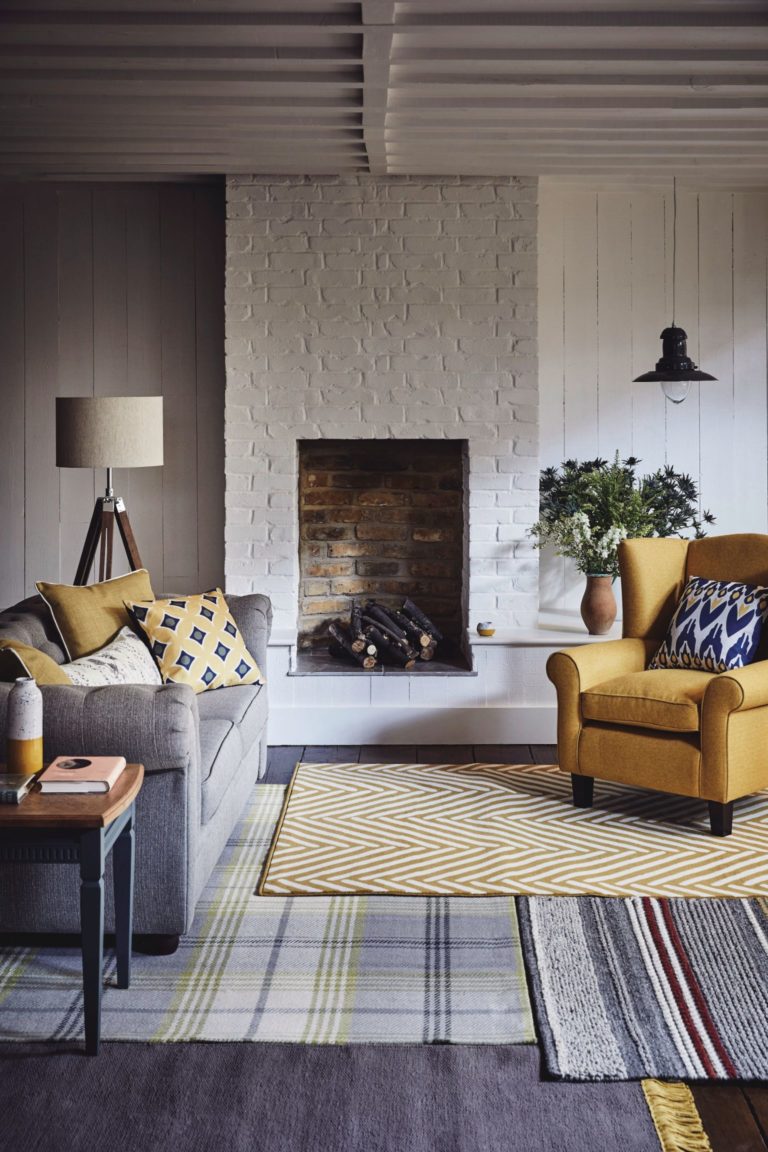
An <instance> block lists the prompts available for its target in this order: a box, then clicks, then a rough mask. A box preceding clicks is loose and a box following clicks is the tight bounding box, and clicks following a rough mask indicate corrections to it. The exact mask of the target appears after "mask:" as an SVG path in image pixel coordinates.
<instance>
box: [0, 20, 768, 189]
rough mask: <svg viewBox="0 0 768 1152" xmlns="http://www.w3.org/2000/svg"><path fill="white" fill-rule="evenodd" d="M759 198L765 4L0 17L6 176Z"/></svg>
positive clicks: (767, 93) (766, 156)
mask: <svg viewBox="0 0 768 1152" xmlns="http://www.w3.org/2000/svg"><path fill="white" fill-rule="evenodd" d="M107 169H109V170H112V171H114V172H115V173H116V174H120V175H121V177H131V176H133V175H136V176H138V175H141V174H142V173H143V174H144V175H147V174H155V173H157V174H162V173H163V172H165V173H166V174H171V173H179V172H182V171H184V172H186V173H187V174H190V173H193V172H198V173H199V174H200V175H201V176H205V175H206V174H208V173H212V172H216V171H219V172H224V171H231V172H247V171H254V172H265V173H268V172H270V171H275V170H278V169H279V170H280V171H283V172H311V173H320V172H332V171H334V170H336V171H356V170H360V169H364V170H368V171H370V172H372V173H374V174H383V173H387V172H392V173H398V174H399V173H413V174H414V175H419V174H424V173H429V174H430V175H435V174H441V173H444V174H459V173H467V174H479V175H483V174H488V173H491V174H494V173H500V174H504V173H511V174H514V173H515V172H520V173H521V174H526V173H529V172H530V173H539V174H542V175H546V176H552V178H555V174H559V175H558V176H557V178H563V179H571V178H572V179H574V180H577V179H579V178H580V177H581V176H583V175H586V174H589V175H590V176H593V177H594V176H595V175H596V174H601V175H604V176H605V178H609V177H610V178H611V179H613V178H615V179H621V178H625V177H626V178H631V176H632V174H633V173H636V174H637V177H638V179H642V180H646V179H648V178H649V177H651V176H652V177H653V179H654V180H656V179H663V178H665V177H666V176H667V175H668V174H669V173H670V172H671V171H672V170H674V172H675V173H677V174H679V175H680V176H681V179H708V180H711V181H712V182H713V184H718V185H719V183H720V182H721V181H725V180H733V181H740V182H742V183H744V182H746V181H754V182H757V183H759V182H760V180H761V179H763V180H764V181H765V183H766V185H767V186H768V0H645V2H644V3H642V4H641V3H639V0H476V2H470V0H464V2H462V0H362V2H361V3H358V2H347V0H266V2H264V3H261V2H260V0H0V174H3V175H9V174H10V175H28V174H30V173H33V174H38V175H47V176H49V177H51V178H56V177H57V174H58V175H59V176H61V178H68V177H70V176H74V175H77V174H78V173H80V174H81V175H82V176H83V177H84V178H87V177H90V176H93V177H94V178H101V177H103V176H105V175H106V172H107Z"/></svg>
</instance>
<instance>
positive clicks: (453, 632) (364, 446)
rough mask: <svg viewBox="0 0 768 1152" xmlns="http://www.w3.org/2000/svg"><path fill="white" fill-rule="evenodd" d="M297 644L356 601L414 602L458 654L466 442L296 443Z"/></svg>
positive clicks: (463, 597) (312, 639)
mask: <svg viewBox="0 0 768 1152" xmlns="http://www.w3.org/2000/svg"><path fill="white" fill-rule="evenodd" d="M298 447H299V554H300V578H299V617H298V619H299V643H300V645H301V646H302V647H304V648H310V647H315V646H318V645H320V644H323V643H324V642H325V640H326V638H327V625H328V622H329V621H330V620H335V619H338V618H340V617H345V616H348V615H349V609H350V607H351V604H352V601H353V600H355V599H357V600H365V599H366V598H368V597H372V598H375V599H376V600H378V601H380V602H381V603H383V604H389V605H392V606H399V605H400V604H402V602H403V599H404V598H405V597H410V598H411V599H413V600H415V601H416V602H417V603H418V605H419V607H420V608H422V610H423V611H424V612H426V613H427V615H428V616H429V617H430V618H432V619H433V620H434V621H435V623H436V624H438V625H439V627H440V629H441V630H442V631H443V632H444V633H445V635H446V637H447V638H450V640H452V641H453V642H454V644H455V645H456V646H457V647H458V646H459V645H460V644H461V640H462V635H463V631H464V627H465V625H466V602H467V589H466V583H467V559H466V522H467V513H466V506H467V483H466V472H467V441H466V440H460V439H454V440H438V439H419V440H408V439H398V440H395V439H389V440H366V439H360V440H327V439H320V440H301V441H299V446H298Z"/></svg>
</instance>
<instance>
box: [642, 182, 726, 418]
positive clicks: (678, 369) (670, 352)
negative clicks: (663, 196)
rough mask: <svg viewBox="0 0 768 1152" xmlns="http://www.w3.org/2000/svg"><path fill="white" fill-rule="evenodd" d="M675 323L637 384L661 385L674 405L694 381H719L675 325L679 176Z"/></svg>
mask: <svg viewBox="0 0 768 1152" xmlns="http://www.w3.org/2000/svg"><path fill="white" fill-rule="evenodd" d="M672 204H673V209H672V324H671V325H670V327H669V328H665V329H664V331H663V332H662V334H661V359H660V360H657V361H656V367H655V368H654V369H653V371H652V372H644V373H643V374H642V376H636V377H635V381H634V382H635V383H636V384H646V383H650V384H661V390H662V392H663V393H664V395H665V396H666V397H667V399H668V400H671V401H672V403H673V404H682V402H683V400H685V398H686V396H687V395H688V391H689V389H690V386H691V381H693V380H716V379H717V377H716V376H710V374H709V372H702V371H701V370H700V369H699V368H697V367H696V365H695V364H694V362H693V360H691V358H690V356H689V355H688V346H687V340H688V335H687V333H686V332H685V331H684V330H683V329H682V328H678V327H677V326H676V325H675V286H676V285H675V280H676V272H677V177H674V178H673V181H672Z"/></svg>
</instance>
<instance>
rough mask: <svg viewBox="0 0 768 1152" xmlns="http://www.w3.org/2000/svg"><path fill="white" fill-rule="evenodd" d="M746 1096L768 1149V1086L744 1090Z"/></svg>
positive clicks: (761, 1085) (757, 1086)
mask: <svg viewBox="0 0 768 1152" xmlns="http://www.w3.org/2000/svg"><path fill="white" fill-rule="evenodd" d="M744 1096H745V1097H746V1099H747V1102H748V1104H749V1106H750V1108H751V1109H752V1115H753V1116H754V1117H755V1122H756V1123H757V1126H758V1127H759V1129H760V1133H761V1135H762V1137H763V1140H764V1141H765V1146H766V1148H768V1084H756V1085H753V1086H752V1087H749V1088H745V1089H744Z"/></svg>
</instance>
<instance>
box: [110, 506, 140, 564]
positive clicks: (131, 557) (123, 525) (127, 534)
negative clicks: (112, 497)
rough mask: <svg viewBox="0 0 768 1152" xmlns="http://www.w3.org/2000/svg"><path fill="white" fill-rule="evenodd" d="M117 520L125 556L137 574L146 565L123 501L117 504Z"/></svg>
mask: <svg viewBox="0 0 768 1152" xmlns="http://www.w3.org/2000/svg"><path fill="white" fill-rule="evenodd" d="M115 519H116V520H117V529H118V531H119V533H120V539H121V540H122V541H123V547H124V548H125V554H126V556H127V557H128V563H129V564H130V566H131V572H135V571H136V570H137V568H143V567H144V565H143V564H142V562H141V556H139V549H138V546H137V544H136V537H135V536H134V534H133V529H132V528H131V522H130V520H129V519H128V513H127V511H126V509H125V504H123V502H122V500H118V501H117V502H116V504H115Z"/></svg>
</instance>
